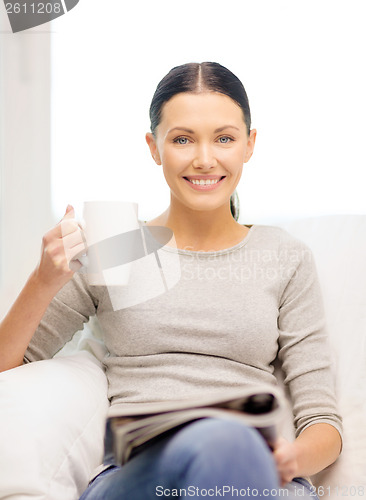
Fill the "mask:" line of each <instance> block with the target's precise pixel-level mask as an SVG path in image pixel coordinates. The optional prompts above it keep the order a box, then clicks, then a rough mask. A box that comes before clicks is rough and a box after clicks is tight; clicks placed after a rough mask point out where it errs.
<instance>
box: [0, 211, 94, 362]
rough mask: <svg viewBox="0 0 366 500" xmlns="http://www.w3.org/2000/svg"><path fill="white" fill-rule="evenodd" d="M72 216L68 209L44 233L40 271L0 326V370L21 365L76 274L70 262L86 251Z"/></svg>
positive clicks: (31, 279) (25, 287) (72, 212)
mask: <svg viewBox="0 0 366 500" xmlns="http://www.w3.org/2000/svg"><path fill="white" fill-rule="evenodd" d="M73 217H74V210H73V208H72V207H70V206H69V207H67V210H66V213H65V216H64V217H63V219H62V220H61V221H60V223H59V224H57V226H55V227H54V228H53V229H51V230H50V231H49V232H48V233H47V234H45V236H44V237H43V242H42V251H41V258H40V262H39V264H38V266H37V268H36V269H35V270H34V271H33V273H32V274H31V276H30V277H29V279H28V281H27V283H26V284H25V286H24V288H23V290H22V291H21V293H20V294H19V296H18V298H17V299H16V301H15V302H14V304H13V306H12V307H11V309H10V310H9V312H8V314H7V315H6V316H5V318H4V319H3V320H2V322H1V323H0V352H1V357H0V371H5V370H9V369H11V368H15V367H16V366H19V365H21V364H22V362H23V356H24V353H25V351H26V349H27V347H28V344H29V342H30V340H31V338H32V336H33V334H34V332H35V330H36V328H37V326H38V324H39V323H40V321H41V319H42V317H43V315H44V313H45V311H46V309H47V307H48V305H49V304H50V302H51V301H52V299H53V297H54V296H55V295H56V294H57V292H58V291H59V290H60V289H61V288H62V287H63V286H64V285H65V284H66V283H67V282H68V281H69V280H70V279H71V278H72V276H73V274H74V271H72V270H71V269H70V268H69V262H70V261H71V260H72V259H73V258H74V257H75V255H77V254H79V253H80V252H81V251H82V250H83V248H84V244H83V241H82V237H81V233H80V231H79V230H78V229H79V228H78V226H77V224H76V222H75V221H72V220H70V219H72V218H73ZM76 267H77V264H76Z"/></svg>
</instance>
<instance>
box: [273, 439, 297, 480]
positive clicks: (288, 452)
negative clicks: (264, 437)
mask: <svg viewBox="0 0 366 500" xmlns="http://www.w3.org/2000/svg"><path fill="white" fill-rule="evenodd" d="M273 457H274V459H275V462H276V466H277V470H278V474H279V477H280V482H281V486H285V484H287V483H289V482H290V481H292V479H293V478H294V477H297V472H298V464H297V450H296V446H295V444H294V443H290V442H289V441H287V439H285V438H283V437H280V438H278V439H277V441H276V442H275V444H274V449H273Z"/></svg>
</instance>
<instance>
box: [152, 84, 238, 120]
mask: <svg viewBox="0 0 366 500" xmlns="http://www.w3.org/2000/svg"><path fill="white" fill-rule="evenodd" d="M182 120H183V121H185V120H188V121H190V122H197V123H204V122H208V123H211V124H212V126H216V125H217V124H218V123H221V122H222V121H223V120H224V121H228V120H229V122H230V123H231V122H233V123H236V124H237V125H240V126H241V127H243V126H244V116H243V111H242V109H241V107H240V106H239V105H238V104H237V103H236V102H235V101H234V100H233V99H231V97H229V96H227V95H225V94H221V93H219V92H204V93H192V92H181V93H179V94H176V95H175V96H174V97H172V98H171V99H169V101H167V102H166V103H165V104H164V106H163V108H162V116H161V122H160V124H161V125H162V127H164V128H165V127H171V126H173V124H175V123H176V122H177V121H182ZM180 125H182V123H180ZM185 125H186V126H188V123H185ZM221 125H222V123H221Z"/></svg>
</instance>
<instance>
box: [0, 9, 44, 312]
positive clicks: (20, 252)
mask: <svg viewBox="0 0 366 500" xmlns="http://www.w3.org/2000/svg"><path fill="white" fill-rule="evenodd" d="M0 7H2V6H0ZM9 29H10V25H9V23H8V20H7V18H6V15H5V11H4V10H2V9H0V30H1V33H0V109H1V113H0V174H1V175H0V187H1V190H0V318H1V316H2V315H3V314H4V313H5V311H6V310H7V309H8V307H9V306H10V304H11V303H12V302H13V300H14V299H15V297H16V295H17V294H18V292H19V290H20V288H21V287H22V286H23V284H24V282H25V280H26V278H27V277H28V275H29V274H30V272H31V270H32V269H33V268H34V267H35V265H36V264H37V262H38V258H39V252H40V244H41V238H42V235H43V233H44V232H45V231H46V230H47V228H48V227H50V224H51V221H52V220H53V219H52V217H51V209H50V207H51V196H50V156H51V155H50V42H49V38H50V35H49V33H48V32H47V29H45V27H43V28H42V29H40V28H38V32H37V33H36V32H35V31H34V30H30V31H28V32H24V33H19V34H13V33H11V32H9Z"/></svg>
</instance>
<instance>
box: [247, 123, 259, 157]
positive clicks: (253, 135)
mask: <svg viewBox="0 0 366 500" xmlns="http://www.w3.org/2000/svg"><path fill="white" fill-rule="evenodd" d="M256 138H257V131H256V129H255V128H253V129H252V130H251V131H250V134H249V137H248V142H247V149H246V152H245V159H244V163H247V162H248V161H249V160H250V158H251V156H252V154H253V151H254V144H255V140H256Z"/></svg>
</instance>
